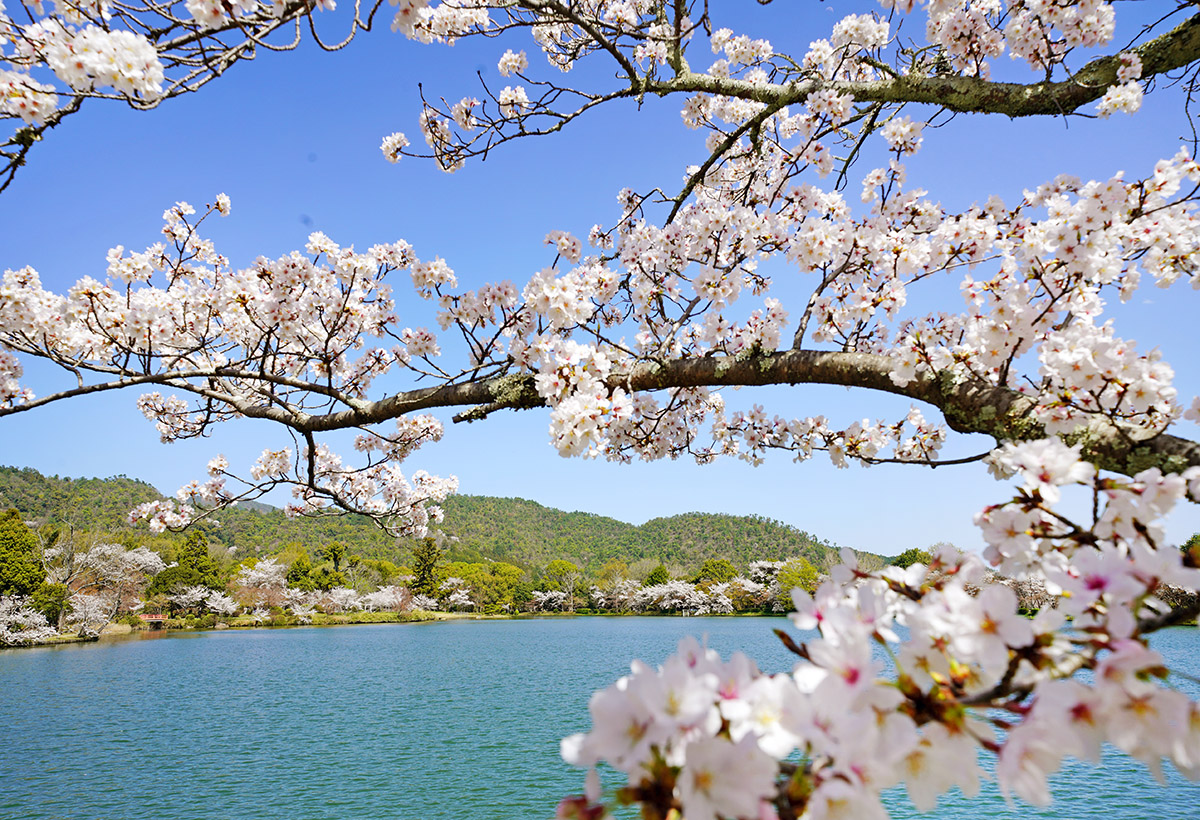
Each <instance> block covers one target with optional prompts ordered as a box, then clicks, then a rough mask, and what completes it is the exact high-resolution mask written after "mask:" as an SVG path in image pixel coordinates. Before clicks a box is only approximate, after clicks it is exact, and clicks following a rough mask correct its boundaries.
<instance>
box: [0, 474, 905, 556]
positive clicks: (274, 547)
mask: <svg viewBox="0 0 1200 820" xmlns="http://www.w3.org/2000/svg"><path fill="white" fill-rule="evenodd" d="M159 497H161V496H160V494H159V493H158V491H157V490H155V489H154V487H152V486H150V485H149V484H147V483H145V482H142V481H138V480H136V479H132V478H128V477H126V476H114V477H111V478H104V479H99V478H61V477H58V476H45V475H42V474H41V473H39V472H38V471H36V470H33V469H29V468H23V469H22V468H15V467H0V510H2V509H9V508H15V509H17V510H19V511H20V512H21V515H22V516H23V517H24V518H25V519H26V520H27V521H36V522H37V523H38V524H39V525H41V524H47V523H50V524H70V525H73V526H74V527H75V528H76V529H79V530H84V531H97V532H105V533H107V534H108V537H110V538H111V539H112V540H114V541H120V542H121V543H125V544H128V545H134V544H138V545H145V546H150V547H155V548H160V549H161V548H164V547H168V546H174V545H175V542H177V541H181V540H182V536H179V535H176V534H173V533H165V534H162V535H155V534H153V533H150V532H148V531H146V530H145V529H143V528H137V529H135V528H133V527H130V526H129V525H128V524H126V523H125V514H126V513H127V512H128V511H129V510H130V509H131V508H132V507H134V506H135V505H137V504H140V503H142V502H145V501H150V500H153V499H156V498H159ZM444 507H445V511H446V520H445V523H444V524H443V526H442V528H441V529H442V530H443V531H444V532H445V534H446V535H447V536H451V537H452V539H451V541H450V542H449V543H447V544H446V547H447V557H448V558H450V559H451V560H461V561H480V560H488V559H490V560H497V561H506V562H508V563H512V564H517V565H518V566H522V567H526V568H530V567H540V566H544V565H546V564H547V563H549V562H550V561H552V560H555V559H559V558H561V559H565V560H568V561H571V562H572V563H575V564H577V565H578V566H580V567H581V568H584V569H587V570H595V569H597V568H599V567H601V566H602V565H604V564H605V563H606V562H608V561H610V560H620V561H624V562H626V563H628V564H631V565H632V564H634V563H636V562H638V561H643V560H650V561H654V562H656V563H657V562H661V563H664V564H668V565H671V566H674V567H677V568H680V569H683V570H687V571H694V570H696V569H697V568H699V567H700V565H701V564H703V563H704V561H705V560H707V559H710V558H727V559H729V560H730V561H732V562H733V563H734V564H735V565H737V566H738V567H739V568H744V567H745V566H746V565H747V564H749V563H750V562H751V561H757V560H774V561H778V560H784V559H786V558H788V557H790V556H793V555H803V556H804V557H806V558H807V559H808V560H809V561H811V562H812V563H813V564H814V565H815V566H817V567H818V568H824V567H825V566H827V565H828V564H829V562H830V561H831V560H832V559H833V558H834V557H835V556H836V553H837V549H838V547H837V545H834V544H832V543H831V542H829V541H826V540H823V539H821V538H819V537H817V536H815V535H812V534H810V533H807V532H804V531H803V530H800V529H797V528H795V527H792V526H789V525H787V524H783V523H781V522H779V521H773V520H771V519H768V518H762V517H759V516H733V515H721V514H712V513H685V514H683V515H676V516H671V517H668V518H656V519H653V520H651V521H648V522H646V523H645V524H642V525H641V526H635V525H633V524H628V523H625V522H623V521H618V520H616V519H613V518H606V517H604V516H599V515H593V514H591V513H583V512H564V511H562V510H557V509H553V508H550V507H544V506H542V505H541V504H538V503H536V502H533V501H527V500H525V499H520V498H490V497H485V496H471V495H458V496H452V497H450V498H449V499H447V501H446V503H445V505H444ZM198 528H199V529H200V531H201V532H202V533H203V534H204V535H205V537H206V538H207V540H208V541H209V542H210V543H212V544H220V545H222V546H225V547H230V548H234V549H235V550H236V554H237V555H238V556H243V557H244V556H248V555H264V554H274V553H277V552H279V551H280V550H282V549H284V548H286V547H288V546H289V545H293V544H300V545H303V546H304V547H305V548H306V549H308V550H309V551H315V550H317V549H320V548H321V547H323V546H324V545H325V544H327V543H329V542H331V541H342V542H344V543H345V544H346V546H347V548H348V551H349V552H352V553H355V554H358V555H361V556H363V557H366V558H377V559H386V560H390V561H393V562H395V563H397V564H407V563H408V562H409V557H410V553H411V547H412V542H410V541H405V540H401V541H395V540H394V539H392V538H390V537H389V536H387V535H386V534H385V533H384V532H383V531H381V530H380V529H378V528H377V527H375V526H374V525H373V524H372V523H371V522H370V521H368V520H366V519H364V518H360V517H357V516H339V517H329V518H318V519H311V518H305V519H291V518H288V517H287V516H285V515H284V514H283V512H282V511H281V510H278V509H275V508H272V507H268V506H267V505H263V504H254V505H253V506H252V507H244V508H241V509H234V510H227V511H224V512H222V513H221V515H220V516H219V522H217V521H206V522H202V523H201V524H199V525H198ZM455 539H456V540H455ZM896 546H897V550H899V548H900V547H903V546H912V545H901V544H897V545H896ZM860 556H862V560H864V562H865V563H867V564H868V565H869V566H876V565H881V564H882V563H883V559H881V558H879V556H875V555H873V554H871V553H860Z"/></svg>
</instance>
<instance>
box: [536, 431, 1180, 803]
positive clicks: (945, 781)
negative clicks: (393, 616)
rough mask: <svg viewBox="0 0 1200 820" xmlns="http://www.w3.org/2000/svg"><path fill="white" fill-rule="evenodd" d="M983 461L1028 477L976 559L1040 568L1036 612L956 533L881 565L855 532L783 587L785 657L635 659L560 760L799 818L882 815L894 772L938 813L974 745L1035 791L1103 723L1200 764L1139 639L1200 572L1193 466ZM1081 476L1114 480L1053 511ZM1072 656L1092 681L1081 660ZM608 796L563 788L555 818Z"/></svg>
mask: <svg viewBox="0 0 1200 820" xmlns="http://www.w3.org/2000/svg"><path fill="white" fill-rule="evenodd" d="M993 461H994V462H995V464H996V466H997V469H998V470H1000V471H1002V472H1007V473H1009V474H1012V475H1016V476H1018V477H1019V478H1020V479H1021V480H1022V482H1023V484H1022V486H1021V487H1020V491H1019V493H1018V495H1017V496H1016V497H1015V498H1014V499H1013V500H1012V501H1011V502H1008V503H1007V504H1004V505H998V506H996V507H993V508H989V510H987V511H985V512H984V513H983V514H981V516H980V519H979V523H980V526H981V527H982V529H983V533H984V536H985V538H986V539H987V540H988V542H989V544H990V547H989V550H988V552H987V553H986V554H985V555H986V558H987V560H988V561H989V562H990V563H991V564H992V565H993V566H995V567H997V568H998V569H1000V570H1001V571H1003V572H1006V573H1012V574H1017V575H1020V576H1021V577H1040V578H1042V579H1043V581H1044V583H1045V589H1046V591H1047V592H1048V593H1049V594H1050V595H1051V596H1052V598H1053V604H1054V605H1053V606H1047V607H1045V608H1043V609H1042V610H1041V611H1040V612H1038V613H1037V614H1036V616H1035V617H1033V618H1032V619H1028V618H1026V617H1025V616H1024V615H1023V614H1022V612H1021V611H1020V610H1019V608H1018V598H1017V595H1016V594H1015V593H1014V591H1013V590H1012V589H1011V588H1010V586H1006V585H1001V584H990V585H988V584H984V583H983V580H984V577H985V566H984V563H983V561H982V560H981V559H980V558H979V557H978V556H974V555H969V554H960V553H958V552H957V551H955V550H954V549H953V548H952V547H944V548H942V549H941V550H940V551H939V552H938V553H937V554H936V555H935V556H934V559H933V561H932V563H931V565H929V566H924V565H921V564H914V565H913V566H911V567H909V568H908V569H906V570H902V569H898V568H894V567H892V568H886V569H884V570H882V571H875V572H871V571H866V570H864V569H862V568H861V567H859V566H858V565H857V563H856V561H855V559H854V556H853V554H852V553H849V552H848V551H846V552H844V554H843V562H844V563H843V564H842V565H841V566H839V567H836V568H834V569H833V571H832V572H831V575H830V576H829V577H828V578H827V579H826V580H825V581H824V582H823V583H822V584H821V586H820V587H819V588H818V589H817V591H816V593H815V595H813V596H811V597H810V596H809V595H808V594H806V593H804V592H803V591H801V590H794V591H793V593H792V598H793V601H794V603H795V607H796V611H795V612H794V614H793V615H792V616H791V620H792V622H793V624H794V626H795V627H796V628H797V629H798V630H799V636H798V638H791V639H789V640H788V641H787V643H788V644H789V646H791V647H792V648H793V649H794V651H795V652H796V653H798V656H799V659H798V660H797V662H796V664H795V666H794V668H793V669H792V671H791V673H790V674H778V675H766V674H763V673H761V672H760V671H759V670H758V668H757V666H756V665H755V664H754V663H753V662H752V661H751V660H749V659H747V658H745V657H744V656H741V655H738V654H735V655H734V656H733V657H732V658H730V659H729V660H727V661H725V660H722V659H721V658H719V657H718V656H717V655H716V654H715V653H714V652H712V651H710V650H706V649H705V648H703V647H702V646H701V645H699V644H698V643H696V642H695V640H694V639H686V640H685V641H684V642H682V643H681V644H680V647H679V651H678V653H677V654H676V655H674V656H672V657H671V658H669V659H668V660H667V661H666V662H665V663H664V664H663V665H662V666H660V667H658V668H657V669H654V668H651V667H649V666H646V665H645V664H642V663H640V662H635V663H634V664H633V666H632V671H631V674H630V675H629V676H627V677H625V678H622V679H621V680H620V681H618V682H617V683H616V684H615V685H614V686H612V687H610V688H608V689H605V690H603V691H600V692H598V693H596V694H595V695H593V697H592V700H591V702H590V704H589V710H590V712H591V715H592V723H593V728H592V730H591V732H589V733H588V734H586V735H576V736H573V737H571V738H567V739H566V740H565V741H564V742H563V755H564V757H565V758H566V759H567V760H568V761H569V762H571V763H574V764H576V765H580V766H586V767H592V766H595V765H597V764H598V763H600V762H606V763H607V764H609V765H611V766H612V767H614V768H616V769H617V770H619V771H621V772H624V773H625V774H626V775H628V778H629V785H628V787H627V788H625V789H622V790H621V791H619V792H618V794H617V800H618V802H637V803H644V804H646V805H647V806H648V807H652V810H653V812H655V813H657V814H658V815H659V816H663V815H665V814H667V813H668V812H669V811H670V810H671V809H672V808H675V809H679V810H680V811H681V812H682V814H683V816H685V817H688V818H692V819H693V820H694V818H702V819H703V818H719V817H737V818H751V817H755V818H757V817H773V816H776V811H777V810H781V809H783V808H784V807H785V806H786V808H787V809H788V813H789V816H801V815H803V816H805V817H814V818H826V817H849V816H853V817H871V818H883V817H886V816H887V814H886V811H885V810H884V808H883V806H882V804H881V803H880V798H879V795H880V792H881V791H882V790H883V789H886V788H889V787H891V786H893V785H898V784H904V785H905V787H906V789H907V793H908V795H909V797H910V799H911V800H912V802H913V804H914V805H915V806H916V807H917V809H919V810H922V811H928V810H931V809H932V808H934V807H935V806H936V804H937V801H938V798H939V797H940V796H941V795H942V794H944V793H945V792H946V791H948V790H949V789H951V788H953V787H958V788H959V789H961V790H962V791H963V793H964V794H967V795H968V796H970V795H972V794H974V793H975V792H976V791H977V790H978V787H979V781H980V778H981V777H983V776H984V774H983V768H982V762H983V761H982V759H981V758H982V757H984V756H985V755H994V756H995V768H994V771H995V777H996V779H997V781H998V783H999V785H1000V787H1001V789H1002V790H1003V791H1004V792H1006V793H1008V794H1013V795H1016V796H1018V797H1020V798H1022V799H1023V800H1025V801H1027V802H1030V803H1033V804H1037V805H1044V804H1046V803H1048V802H1050V799H1051V795H1050V791H1049V787H1048V785H1047V777H1048V776H1049V775H1050V774H1052V773H1053V772H1055V771H1056V770H1057V769H1058V767H1059V766H1060V765H1061V762H1062V760H1063V759H1064V758H1065V757H1068V756H1075V757H1079V758H1083V759H1091V760H1096V759H1098V755H1099V750H1100V747H1101V745H1102V744H1103V743H1104V742H1110V743H1112V744H1113V745H1115V746H1117V747H1118V748H1120V749H1122V750H1123V751H1125V752H1127V753H1128V754H1130V755H1131V756H1133V757H1135V758H1136V759H1138V760H1140V761H1142V762H1144V763H1145V764H1146V765H1148V766H1150V767H1151V769H1153V770H1155V771H1157V769H1158V767H1159V765H1160V761H1161V760H1162V759H1164V758H1165V759H1167V760H1170V761H1171V762H1172V763H1173V764H1174V765H1175V767H1176V768H1177V769H1178V770H1179V771H1180V772H1182V773H1183V774H1184V775H1186V776H1188V777H1190V778H1196V777H1200V766H1198V765H1197V760H1198V758H1197V751H1196V750H1197V749H1200V745H1198V744H1200V706H1198V705H1197V704H1196V703H1194V702H1192V701H1190V700H1189V699H1188V698H1187V696H1186V695H1184V694H1182V693H1181V692H1179V691H1178V690H1177V689H1175V688H1173V687H1172V686H1171V685H1170V682H1169V680H1166V678H1167V677H1168V675H1169V672H1168V671H1167V670H1166V669H1165V667H1164V664H1163V659H1162V657H1161V656H1160V655H1158V653H1156V652H1154V651H1153V650H1151V649H1149V648H1148V646H1147V642H1146V635H1147V634H1149V632H1151V631H1153V629H1154V628H1155V625H1156V624H1157V623H1161V622H1165V621H1162V620H1161V617H1160V616H1161V615H1162V613H1163V612H1166V611H1167V608H1166V607H1165V605H1164V604H1162V602H1161V601H1159V600H1158V599H1157V598H1156V596H1155V593H1156V591H1159V590H1160V589H1162V588H1164V585H1166V584H1174V585H1179V586H1183V587H1186V588H1189V589H1197V588H1198V587H1200V570H1197V569H1194V568H1191V567H1189V566H1185V565H1184V563H1183V560H1182V558H1181V555H1180V552H1179V550H1178V549H1176V548H1174V547H1173V546H1170V545H1168V544H1166V543H1164V542H1163V540H1162V533H1161V526H1160V524H1161V518H1162V516H1164V515H1165V514H1166V513H1168V512H1169V511H1170V509H1171V507H1172V506H1173V505H1174V504H1175V503H1176V502H1178V501H1179V500H1181V499H1182V498H1184V497H1185V496H1186V495H1189V494H1191V495H1192V496H1193V497H1194V496H1195V495H1196V494H1197V492H1198V491H1200V470H1197V469H1193V470H1189V471H1188V472H1186V473H1184V474H1183V475H1180V476H1163V475H1162V474H1161V473H1159V472H1158V471H1157V470H1148V471H1146V472H1144V473H1140V474H1138V475H1137V476H1136V477H1135V478H1134V479H1133V480H1132V481H1130V482H1128V483H1123V482H1117V481H1113V480H1110V479H1101V478H1098V477H1097V476H1096V474H1095V471H1094V469H1093V468H1092V467H1091V465H1088V464H1085V463H1082V462H1080V461H1079V459H1078V451H1077V449H1072V448H1069V447H1067V446H1066V445H1063V444H1062V443H1061V442H1059V441H1057V440H1054V439H1050V440H1045V441H1039V442H1031V443H1025V444H1017V445H1007V446H1005V447H1004V448H1002V449H1000V450H998V451H996V452H995V453H994V454H993ZM1071 485H1083V486H1084V487H1095V488H1096V489H1097V490H1098V491H1100V492H1102V495H1103V497H1104V498H1105V499H1106V503H1105V506H1104V509H1103V511H1102V513H1101V515H1100V516H1099V517H1098V519H1097V521H1096V522H1095V523H1094V524H1093V526H1091V527H1090V528H1089V527H1083V526H1081V525H1077V524H1073V523H1071V522H1069V521H1068V520H1067V519H1066V518H1065V517H1064V516H1063V515H1062V514H1061V513H1059V512H1057V511H1055V510H1054V509H1053V507H1054V504H1055V502H1057V501H1059V500H1060V499H1061V493H1062V490H1063V488H1064V487H1068V486H1071ZM1100 488H1103V489H1102V490H1101V489H1100ZM900 630H903V631H904V632H905V633H907V634H905V637H904V640H901V637H900V635H901V634H903V633H901V631H900ZM883 647H886V648H887V650H886V651H887V654H886V655H884V654H883V653H882V652H880V651H879V650H880V649H881V648H883ZM885 657H886V658H890V663H889V662H885ZM1081 668H1084V669H1090V670H1093V674H1092V675H1091V677H1090V679H1089V680H1087V681H1084V680H1081V679H1079V678H1076V677H1074V676H1075V673H1076V672H1078V671H1079V670H1080V669H1081ZM996 707H1003V708H1002V711H997V710H996ZM1000 729H1003V730H1004V731H1003V732H1000V731H999V730H1000ZM797 751H798V752H799V753H800V758H799V759H800V760H802V761H804V762H803V763H802V764H801V765H799V766H797V765H796V764H795V763H793V762H791V761H792V759H793V758H792V756H793V755H794V754H795V753H796V752H797ZM599 799H601V795H598V794H596V793H594V790H593V793H592V794H590V795H585V796H584V797H583V798H575V799H573V801H565V802H564V805H563V806H562V807H560V816H577V815H580V814H581V812H583V811H585V810H587V808H588V807H589V806H590V805H591V804H593V803H595V802H596V801H597V800H599ZM781 813H782V812H781Z"/></svg>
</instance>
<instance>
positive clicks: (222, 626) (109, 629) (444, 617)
mask: <svg viewBox="0 0 1200 820" xmlns="http://www.w3.org/2000/svg"><path fill="white" fill-rule="evenodd" d="M785 614H786V613H766V612H737V613H726V614H722V615H705V616H691V615H680V614H678V613H645V612H584V613H580V612H518V613H492V614H485V613H482V612H440V611H427V610H414V611H411V612H353V613H350V612H341V613H336V614H325V613H315V614H314V616H313V619H312V620H311V621H310V622H309V623H301V622H300V621H299V620H297V619H296V618H295V617H294V616H283V617H280V618H276V619H268V620H267V621H265V622H256V621H254V619H252V618H250V617H249V616H247V615H242V616H239V617H237V618H232V619H230V620H227V621H215V622H214V623H213V624H212V625H208V624H204V625H199V624H188V623H187V619H183V618H176V619H171V620H170V621H167V622H166V624H165V625H164V627H163V628H161V629H152V628H149V627H146V626H141V625H139V626H132V625H130V624H128V623H119V622H115V621H114V622H113V623H110V624H109V625H108V626H106V627H104V629H102V630H101V631H100V634H99V635H96V636H91V637H88V636H80V635H55V636H54V637H53V638H50V639H49V640H46V641H41V642H38V643H21V644H11V645H5V646H0V650H5V649H34V648H39V647H42V648H45V647H55V646H69V645H72V644H88V643H98V642H100V641H102V640H104V639H111V638H123V637H128V636H131V635H134V634H135V633H136V634H141V633H149V632H161V633H168V632H223V631H225V630H228V629H238V630H243V629H293V628H297V627H337V626H370V625H374V624H427V623H437V622H439V621H520V620H533V619H541V618H547V619H549V618H690V617H715V618H779V617H783V616H784V615H785Z"/></svg>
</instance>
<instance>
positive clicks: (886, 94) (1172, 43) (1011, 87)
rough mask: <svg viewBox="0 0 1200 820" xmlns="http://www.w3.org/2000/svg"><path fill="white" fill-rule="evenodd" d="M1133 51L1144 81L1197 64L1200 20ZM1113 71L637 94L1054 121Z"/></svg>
mask: <svg viewBox="0 0 1200 820" xmlns="http://www.w3.org/2000/svg"><path fill="white" fill-rule="evenodd" d="M1132 51H1134V52H1135V53H1137V54H1138V56H1139V57H1141V60H1142V77H1143V79H1149V78H1151V77H1154V76H1156V75H1158V74H1164V73H1166V72H1168V71H1174V70H1175V69H1178V68H1182V67H1184V66H1186V65H1189V64H1191V63H1193V62H1195V61H1196V60H1198V59H1200V15H1195V16H1193V17H1190V18H1188V19H1187V20H1185V21H1184V22H1183V23H1181V24H1180V25H1178V26H1176V27H1175V28H1174V29H1172V30H1171V31H1169V32H1167V33H1166V34H1163V35H1161V36H1159V37H1156V38H1155V39H1153V40H1151V41H1149V42H1148V43H1143V44H1142V45H1140V46H1138V47H1136V48H1134V49H1132ZM1119 66H1120V59H1119V58H1118V57H1117V56H1116V55H1111V56H1107V57H1100V58H1097V59H1095V60H1093V61H1091V62H1090V63H1088V64H1086V65H1085V66H1083V68H1081V69H1080V70H1079V71H1077V72H1075V74H1074V75H1072V76H1071V77H1070V78H1069V79H1067V80H1062V81H1060V82H1039V83H1030V84H1022V83H1001V82H992V81H989V80H985V79H981V78H979V77H939V76H932V77H926V76H918V75H912V74H910V75H906V76H899V77H894V78H889V79H886V80H872V81H866V82H849V81H830V80H801V81H797V82H791V83H786V84H768V83H751V82H747V81H745V80H738V79H730V78H720V77H711V76H709V75H706V74H690V73H689V74H682V75H680V76H678V77H675V78H672V79H666V80H647V81H646V82H645V83H644V84H643V86H642V88H641V89H639V90H640V91H644V92H646V93H651V94H658V95H661V96H665V95H667V94H673V93H680V92H683V93H706V94H717V95H721V96H726V97H737V98H739V99H745V100H754V101H756V102H760V103H763V104H764V105H770V106H772V107H781V106H784V105H793V104H796V103H800V102H803V101H804V100H805V99H806V98H807V97H808V96H809V95H810V94H812V93H813V92H814V91H817V90H819V89H823V88H830V89H834V90H836V91H837V92H838V93H839V94H847V93H848V94H852V95H853V96H854V100H855V102H881V103H928V104H930V105H937V106H939V107H942V108H946V109H948V110H950V111H956V112H969V113H984V114H1006V115H1008V116H1010V117H1030V116H1038V115H1041V116H1047V115H1048V116H1058V115H1061V114H1069V113H1072V112H1074V111H1077V110H1079V109H1080V108H1081V107H1082V106H1084V105H1087V104H1088V103H1090V102H1094V101H1095V100H1098V99H1100V97H1102V96H1104V92H1105V91H1106V90H1107V89H1108V87H1109V86H1111V85H1115V84H1116V83H1117V69H1118V67H1119Z"/></svg>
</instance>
